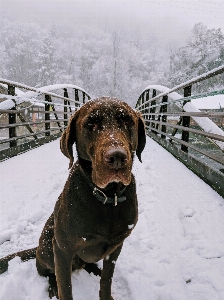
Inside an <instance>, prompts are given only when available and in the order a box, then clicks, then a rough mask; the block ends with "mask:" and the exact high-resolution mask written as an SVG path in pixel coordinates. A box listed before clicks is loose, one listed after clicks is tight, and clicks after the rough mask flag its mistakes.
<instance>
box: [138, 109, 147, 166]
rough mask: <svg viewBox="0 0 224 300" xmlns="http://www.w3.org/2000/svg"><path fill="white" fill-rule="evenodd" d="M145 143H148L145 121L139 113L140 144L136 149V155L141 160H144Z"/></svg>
mask: <svg viewBox="0 0 224 300" xmlns="http://www.w3.org/2000/svg"><path fill="white" fill-rule="evenodd" d="M145 144H146V131H145V123H144V120H143V118H142V116H141V115H140V113H138V146H137V149H136V155H137V157H138V159H139V160H140V162H142V159H141V154H142V151H143V150H144V148H145Z"/></svg>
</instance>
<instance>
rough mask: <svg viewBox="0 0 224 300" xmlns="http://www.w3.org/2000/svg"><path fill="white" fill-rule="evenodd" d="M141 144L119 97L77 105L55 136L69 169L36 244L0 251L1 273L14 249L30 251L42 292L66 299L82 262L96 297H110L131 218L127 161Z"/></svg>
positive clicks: (26, 255)
mask: <svg viewBox="0 0 224 300" xmlns="http://www.w3.org/2000/svg"><path fill="white" fill-rule="evenodd" d="M74 143H75V144H76V151H77V155H78V160H77V161H76V162H75V163H74V156H73V144H74ZM145 143H146V135H145V125H144V122H143V120H142V117H141V115H140V114H139V113H138V112H137V111H135V110H133V109H132V108H131V107H130V106H129V105H128V104H127V103H125V102H123V101H121V100H118V99H116V98H109V97H102V98H97V99H95V100H90V101H88V102H87V103H86V104H84V105H83V106H82V107H81V108H80V109H79V110H77V111H76V112H75V114H74V115H73V116H72V117H71V119H70V122H69V124H68V127H67V128H66V129H65V130H64V132H63V134H62V137H61V140H60V148H61V151H62V153H63V154H64V155H65V156H66V157H68V159H69V161H70V162H69V169H70V173H69V176H68V179H67V181H66V183H65V187H64V190H63V191H62V193H61V195H60V196H59V198H58V200H57V202H56V204H55V208H54V212H53V213H52V215H51V216H50V217H49V219H48V220H47V222H46V224H45V226H44V229H43V231H42V234H41V236H40V239H39V246H38V247H36V248H33V249H29V250H24V251H21V252H17V253H15V254H12V255H9V256H7V257H5V258H2V259H1V260H0V273H3V272H4V271H6V270H7V268H8V262H9V260H11V259H12V258H14V257H15V256H19V257H21V260H22V261H26V260H28V259H31V258H35V257H36V267H37V271H38V273H39V274H40V275H42V276H47V277H49V297H50V298H52V297H54V296H56V297H57V298H59V299H60V300H72V299H73V296H72V283H71V273H72V271H73V270H77V269H81V268H84V269H86V270H87V271H88V272H89V273H91V272H93V273H94V274H95V275H99V276H101V278H100V291H99V299H100V300H112V299H113V298H112V296H111V284H112V277H113V273H114V269H115V264H116V260H117V258H118V256H119V254H120V252H121V249H122V245H123V242H124V240H125V239H126V238H127V237H128V236H129V235H130V233H131V231H132V230H133V228H134V227H135V225H136V223H137V219H138V205H137V196H136V184H135V178H134V176H133V174H132V165H133V159H134V155H135V153H136V155H137V157H138V159H139V160H140V161H141V153H142V151H143V149H144V147H145ZM101 259H103V268H102V270H100V269H99V268H98V266H97V264H96V263H97V262H98V261H99V260H101Z"/></svg>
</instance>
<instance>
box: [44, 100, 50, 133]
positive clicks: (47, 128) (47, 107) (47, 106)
mask: <svg viewBox="0 0 224 300" xmlns="http://www.w3.org/2000/svg"><path fill="white" fill-rule="evenodd" d="M45 101H47V102H51V96H49V95H45ZM50 108H51V105H50V104H49V103H45V111H50ZM45 121H50V113H45ZM50 128H51V124H50V122H47V123H45V130H50ZM50 134H51V133H50V131H47V132H45V136H50Z"/></svg>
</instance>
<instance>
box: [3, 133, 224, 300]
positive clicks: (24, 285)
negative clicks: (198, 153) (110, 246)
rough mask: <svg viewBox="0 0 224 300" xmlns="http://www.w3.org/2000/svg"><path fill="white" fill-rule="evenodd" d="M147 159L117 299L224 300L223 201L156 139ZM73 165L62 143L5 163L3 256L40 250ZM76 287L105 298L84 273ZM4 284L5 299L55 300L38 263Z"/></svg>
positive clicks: (21, 267)
mask: <svg viewBox="0 0 224 300" xmlns="http://www.w3.org/2000/svg"><path fill="white" fill-rule="evenodd" d="M142 159H143V163H142V164H141V163H140V162H139V161H138V160H137V159H136V160H135V163H134V174H135V176H136V181H137V193H138V200H139V221H138V223H137V225H136V227H135V228H134V230H133V232H132V234H131V235H130V237H128V238H127V239H126V240H125V242H124V247H123V249H122V252H121V254H120V256H119V258H118V261H117V262H116V268H115V275H114V279H113V286H112V291H113V296H114V299H115V300H119V299H124V300H139V299H141V300H149V299H153V300H154V299H155V300H192V299H193V300H211V299H212V300H223V299H224V235H223V232H224V218H223V215H224V201H223V198H222V197H221V196H219V195H218V194H217V193H216V192H215V191H214V190H212V189H211V188H210V187H209V186H208V185H207V184H206V183H204V182H203V181H202V180H201V179H200V178H198V177H197V176H196V175H195V174H193V173H192V172H191V171H190V170H188V169H187V168H186V167H185V166H184V165H183V164H182V163H180V162H179V161H178V160H176V159H175V158H174V157H173V156H172V155H171V154H170V153H168V152H166V151H165V150H164V149H163V148H162V147H160V146H159V145H158V144H156V143H155V142H154V141H152V140H151V139H150V138H147V146H146V149H145V150H144V152H143V154H142ZM68 163H69V162H68V159H67V158H66V157H65V156H63V155H62V154H61V152H60V150H59V140H56V141H54V142H51V143H49V144H46V145H44V146H41V147H39V148H37V149H33V150H31V151H29V152H27V153H25V154H22V155H20V156H17V157H14V158H11V159H9V160H7V161H4V162H2V163H1V164H0V174H1V199H0V206H1V218H0V228H1V235H0V238H1V247H0V249H1V257H2V256H5V255H7V254H10V253H14V252H16V251H18V250H23V249H28V248H32V247H35V246H37V244H38V239H39V236H40V233H41V231H42V228H43V226H44V223H45V221H46V220H47V218H48V217H49V215H50V214H51V212H52V210H53V207H54V204H55V201H56V200H57V197H58V196H59V194H60V192H61V191H62V189H63V186H64V183H65V180H66V178H67V176H68ZM130 225H132V224H130ZM83 238H84V239H85V237H83ZM100 263H101V262H100ZM72 284H73V295H75V296H74V299H76V300H88V299H89V300H90V299H91V300H94V299H95V300H97V299H98V290H99V277H96V276H94V275H89V274H88V273H87V272H86V271H84V270H81V271H78V272H74V273H73V274H72ZM0 285H1V289H0V299H1V300H3V299H4V300H5V299H7V300H15V299H17V300H30V299H32V300H39V299H42V300H48V299H49V298H48V293H47V287H48V283H47V279H46V278H44V277H40V276H39V275H38V273H37V271H36V267H35V260H30V261H28V262H24V263H21V262H20V259H19V258H14V259H13V260H12V261H11V262H10V264H9V269H8V271H7V272H5V273H4V274H2V275H0Z"/></svg>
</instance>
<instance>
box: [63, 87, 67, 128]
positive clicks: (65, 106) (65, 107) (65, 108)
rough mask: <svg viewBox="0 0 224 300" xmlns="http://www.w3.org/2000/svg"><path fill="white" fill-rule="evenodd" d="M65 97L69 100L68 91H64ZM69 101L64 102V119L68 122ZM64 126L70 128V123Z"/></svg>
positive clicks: (65, 122) (65, 123)
mask: <svg viewBox="0 0 224 300" xmlns="http://www.w3.org/2000/svg"><path fill="white" fill-rule="evenodd" d="M64 97H66V98H68V90H67V89H64ZM67 105H68V100H64V119H65V120H68V115H67V111H68V107H67ZM64 125H65V127H67V126H68V121H64Z"/></svg>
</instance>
